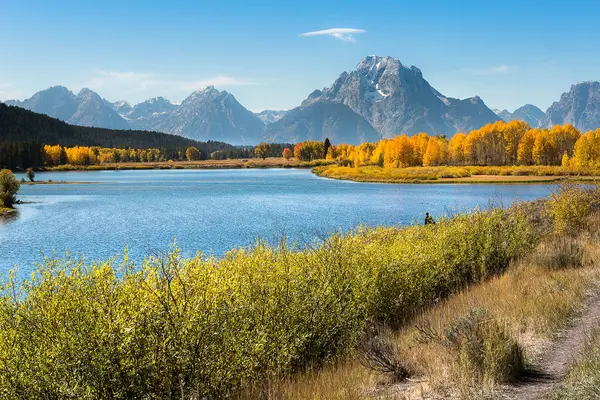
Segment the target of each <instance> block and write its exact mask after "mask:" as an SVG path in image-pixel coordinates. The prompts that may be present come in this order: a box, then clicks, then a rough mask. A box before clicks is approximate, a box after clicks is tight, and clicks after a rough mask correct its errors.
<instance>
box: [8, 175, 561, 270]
mask: <svg viewBox="0 0 600 400" xmlns="http://www.w3.org/2000/svg"><path fill="white" fill-rule="evenodd" d="M20 177H21V176H19V178H20ZM37 178H38V179H39V180H48V179H52V180H54V181H61V180H63V181H79V182H98V183H96V184H81V185H59V184H57V185H31V186H29V185H28V186H23V187H22V189H21V192H20V193H19V198H20V199H22V200H24V201H26V202H27V204H22V205H19V206H17V207H18V213H16V215H15V216H13V217H11V218H9V219H8V220H7V221H5V222H3V223H2V224H1V225H0V271H6V270H7V269H9V268H11V267H13V266H15V265H17V264H20V265H21V266H22V267H21V268H20V271H21V273H26V272H27V271H30V270H31V268H32V266H33V265H34V263H35V262H37V261H40V260H41V254H42V253H43V254H46V255H51V254H53V252H55V253H56V254H57V255H63V254H65V252H66V251H67V250H69V251H71V252H73V253H77V254H85V255H86V257H87V259H88V260H98V259H105V258H107V257H111V256H114V255H118V254H122V253H123V250H124V249H125V248H126V247H128V248H129V255H130V257H131V258H132V259H134V260H141V259H142V258H143V257H144V256H146V255H149V254H152V253H153V252H156V251H165V250H167V249H168V248H169V245H170V244H172V243H173V241H174V240H175V239H177V245H178V246H179V247H181V248H182V250H183V252H184V254H187V255H192V254H194V253H195V252H196V251H198V250H199V251H203V252H208V253H214V254H216V255H220V254H223V253H224V252H225V251H227V250H228V249H231V248H233V247H237V246H245V245H251V244H252V243H254V241H255V240H256V238H257V237H260V238H263V239H265V240H268V241H271V242H275V241H277V240H278V239H280V238H281V236H282V235H287V236H289V237H290V239H291V240H295V241H297V242H299V243H305V242H310V241H312V240H314V238H315V237H317V236H324V235H327V234H328V233H331V232H334V231H340V230H341V231H347V230H349V229H352V228H355V227H357V226H359V225H361V224H363V225H368V226H376V225H398V224H409V223H411V222H413V221H415V222H419V223H420V222H421V220H422V218H423V217H424V214H425V212H429V213H431V214H432V215H434V216H437V217H439V216H440V215H442V214H445V213H452V212H456V211H464V210H467V209H473V208H475V207H482V208H486V207H488V206H489V205H490V202H491V203H495V204H503V205H508V204H510V203H512V202H513V201H514V200H515V199H516V198H520V199H521V200H531V199H535V198H539V197H544V196H546V195H547V194H548V193H549V188H548V186H546V185H465V184H458V185H449V184H423V185H385V184H373V183H356V182H348V181H334V180H329V179H323V178H318V177H316V176H314V175H313V174H311V173H310V171H308V170H292V169H268V170H263V169H246V170H150V171H85V172H40V173H38V174H37Z"/></svg>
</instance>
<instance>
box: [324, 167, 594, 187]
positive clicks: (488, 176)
mask: <svg viewBox="0 0 600 400" xmlns="http://www.w3.org/2000/svg"><path fill="white" fill-rule="evenodd" d="M312 172H313V173H314V174H315V175H317V176H320V177H323V178H329V179H338V180H349V181H355V182H371V183H394V184H398V183H418V184H427V183H466V184H475V183H489V184H534V183H542V184H543V183H560V182H565V181H571V182H598V181H600V171H599V170H596V169H570V168H563V167H560V166H531V167H514V166H504V167H477V166H467V167H445V166H440V167H409V168H381V167H376V166H365V167H359V168H353V167H340V166H337V165H328V166H319V167H315V168H313V169H312Z"/></svg>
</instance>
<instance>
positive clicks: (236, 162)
mask: <svg viewBox="0 0 600 400" xmlns="http://www.w3.org/2000/svg"><path fill="white" fill-rule="evenodd" d="M334 163H335V161H333V160H314V161H298V160H295V159H290V160H286V159H285V158H282V157H278V158H275V157H271V158H266V159H264V160H263V159H260V158H251V159H232V160H200V161H160V162H123V163H106V164H98V165H71V164H66V165H59V166H56V167H46V168H43V169H41V170H43V171H102V170H137V169H139V170H149V169H241V168H314V167H317V166H323V165H330V164H334Z"/></svg>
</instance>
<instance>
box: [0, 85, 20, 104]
mask: <svg viewBox="0 0 600 400" xmlns="http://www.w3.org/2000/svg"><path fill="white" fill-rule="evenodd" d="M24 96H25V93H24V92H23V91H22V90H19V89H16V88H14V87H13V86H12V85H11V84H10V83H6V82H0V100H14V99H16V100H20V99H22V98H24Z"/></svg>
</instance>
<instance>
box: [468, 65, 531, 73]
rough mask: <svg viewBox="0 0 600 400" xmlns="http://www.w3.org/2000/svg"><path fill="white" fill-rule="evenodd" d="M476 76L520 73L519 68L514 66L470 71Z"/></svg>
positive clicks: (498, 66)
mask: <svg viewBox="0 0 600 400" xmlns="http://www.w3.org/2000/svg"><path fill="white" fill-rule="evenodd" d="M469 71H470V72H472V73H474V74H475V75H505V74H512V73H514V72H518V71H519V67H517V66H514V65H504V64H503V65H497V66H494V67H489V68H483V69H474V70H469Z"/></svg>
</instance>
